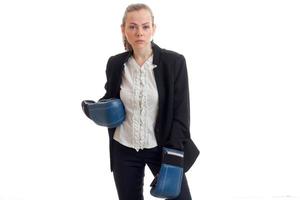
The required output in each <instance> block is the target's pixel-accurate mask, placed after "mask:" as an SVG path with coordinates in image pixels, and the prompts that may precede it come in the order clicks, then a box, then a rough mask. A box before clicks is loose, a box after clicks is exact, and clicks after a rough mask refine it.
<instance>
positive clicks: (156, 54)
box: [100, 43, 199, 171]
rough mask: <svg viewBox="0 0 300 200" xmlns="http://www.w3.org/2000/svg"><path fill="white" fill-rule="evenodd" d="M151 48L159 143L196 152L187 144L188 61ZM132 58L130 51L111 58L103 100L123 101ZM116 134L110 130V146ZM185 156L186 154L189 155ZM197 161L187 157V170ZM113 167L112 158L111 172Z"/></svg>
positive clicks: (188, 112)
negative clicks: (123, 84)
mask: <svg viewBox="0 0 300 200" xmlns="http://www.w3.org/2000/svg"><path fill="white" fill-rule="evenodd" d="M152 49H153V64H155V65H157V67H155V68H154V69H153V72H154V77H155V81H156V85H157V89H158V95H159V110H158V115H157V118H156V123H155V128H154V131H155V137H156V140H157V143H158V145H159V146H161V147H169V148H173V149H178V150H184V151H186V150H188V152H189V153H197V152H198V151H199V150H198V149H197V147H196V146H195V145H193V146H190V147H189V146H187V145H188V143H186V141H188V140H190V103H189V86H188V74H187V68H186V61H185V58H184V56H183V55H181V54H178V53H176V52H174V51H169V50H166V49H161V48H160V47H159V46H157V45H156V44H154V43H152ZM130 56H131V52H124V53H121V54H118V55H115V56H112V57H110V58H109V59H108V62H107V66H106V78H107V82H106V83H105V90H106V93H105V95H104V96H103V97H102V98H101V99H107V98H120V86H121V82H122V73H123V70H124V63H126V62H127V60H128V58H129V57H130ZM101 99H100V100H101ZM114 131H115V129H114V128H110V129H108V132H109V137H110V145H111V142H112V137H113V134H114ZM185 143H186V145H185ZM110 148H111V147H110ZM189 148H192V149H189ZM184 154H185V156H186V155H187V153H186V152H185V153H184ZM196 158H197V155H187V157H186V158H185V162H187V163H188V167H187V168H185V171H187V169H190V167H191V164H192V163H194V162H195V160H189V159H196ZM112 166H113V161H112V155H111V169H112V168H113V167H112Z"/></svg>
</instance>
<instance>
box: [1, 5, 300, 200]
mask: <svg viewBox="0 0 300 200" xmlns="http://www.w3.org/2000/svg"><path fill="white" fill-rule="evenodd" d="M142 2H144V3H147V4H148V5H149V6H150V7H151V8H152V9H153V12H154V15H155V23H156V24H157V32H156V35H155V37H154V41H155V42H156V43H157V44H158V45H159V46H161V47H163V48H167V49H171V50H174V51H177V52H179V53H181V54H183V55H184V56H185V57H186V60H187V65H188V73H189V83H190V96H191V135H192V138H193V139H194V141H195V143H196V144H197V145H198V146H199V148H200V151H201V154H200V157H199V159H198V160H197V162H196V164H195V165H194V167H193V168H192V169H191V170H190V171H189V172H188V173H187V177H188V180H189V185H190V189H191V192H192V196H193V199H196V200H198V199H207V200H212V199H300V189H299V188H300V170H299V169H300V162H299V157H300V155H299V154H300V145H299V143H300V140H299V133H300V106H299V102H300V78H299V77H300V69H299V68H300V39H299V35H300V12H299V10H300V2H299V1H296V0H295V1H292V0H252V1H246V0H209V1H171V0H170V1H142ZM130 3H136V2H135V1H116V0H114V1H105V2H104V1H76V0H75V1H70V0H59V1H58V0H52V1H46V0H44V1H37V0H36V1H34V0H28V1H20V0H10V1H8V0H2V1H0V88H1V90H0V94H1V98H0V105H1V110H0V124H1V125H0V200H68V199H70V200H71V199H72V200H79V199H80V200H81V199H89V200H94V199H95V200H96V199H111V200H117V194H116V189H115V185H114V182H113V176H112V173H111V172H110V170H109V151H108V135H107V130H106V129H105V128H103V127H99V126H96V125H95V124H94V123H92V121H89V120H88V119H87V118H86V117H85V116H84V114H83V112H82V111H81V107H80V103H81V101H82V100H84V99H92V100H98V99H99V98H100V97H101V96H102V95H103V94H104V84H105V80H106V79H105V66H106V62H107V60H108V58H109V56H111V55H115V54H117V53H120V52H122V51H123V46H122V40H121V32H120V23H121V18H122V16H123V12H124V10H125V8H126V6H127V5H128V4H130ZM151 181H152V175H151V174H150V172H149V170H148V169H147V171H146V177H145V186H144V195H145V199H149V200H150V199H155V198H153V197H151V196H150V195H149V190H150V187H149V184H150V182H151Z"/></svg>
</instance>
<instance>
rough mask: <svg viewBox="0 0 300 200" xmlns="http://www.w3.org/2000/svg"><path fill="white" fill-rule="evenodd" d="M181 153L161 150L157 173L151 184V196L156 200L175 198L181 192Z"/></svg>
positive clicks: (172, 150)
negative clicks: (160, 160) (157, 199)
mask: <svg viewBox="0 0 300 200" xmlns="http://www.w3.org/2000/svg"><path fill="white" fill-rule="evenodd" d="M183 156H184V155H183V152H182V151H178V150H175V149H170V148H165V147H164V148H163V156H162V164H161V168H160V170H159V173H158V174H157V176H156V177H155V179H154V180H153V182H152V183H151V186H152V188H151V191H150V193H151V195H152V196H155V197H158V198H176V197H177V196H178V195H179V194H180V191H181V184H182V177H183Z"/></svg>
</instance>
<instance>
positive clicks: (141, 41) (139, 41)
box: [135, 40, 145, 43]
mask: <svg viewBox="0 0 300 200" xmlns="http://www.w3.org/2000/svg"><path fill="white" fill-rule="evenodd" d="M135 42H136V43H144V42H145V41H144V40H136V41H135Z"/></svg>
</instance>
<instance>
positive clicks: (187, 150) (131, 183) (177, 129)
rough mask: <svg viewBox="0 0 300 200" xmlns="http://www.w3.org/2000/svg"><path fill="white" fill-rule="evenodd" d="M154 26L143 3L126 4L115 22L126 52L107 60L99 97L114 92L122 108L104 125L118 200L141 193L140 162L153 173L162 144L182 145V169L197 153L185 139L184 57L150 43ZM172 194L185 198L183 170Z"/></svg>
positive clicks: (187, 193)
mask: <svg viewBox="0 0 300 200" xmlns="http://www.w3.org/2000/svg"><path fill="white" fill-rule="evenodd" d="M155 28H156V26H155V24H154V17H153V14H152V11H151V9H150V8H149V7H148V6H147V5H145V4H132V5H129V6H128V7H127V9H126V11H125V14H124V17H123V22H122V25H121V30H122V34H123V39H124V46H125V49H126V52H124V53H121V54H118V55H115V56H112V57H110V58H109V60H108V63H107V68H106V76H107V82H106V84H105V89H106V94H105V95H104V96H103V97H102V98H101V99H108V98H120V99H121V100H122V102H123V104H124V107H125V111H126V119H125V121H124V122H123V123H122V124H121V125H120V126H118V127H117V128H109V129H108V131H109V136H110V156H111V170H112V171H113V175H114V180H115V183H116V188H117V191H118V196H119V199H120V200H142V199H143V177H144V169H145V165H147V166H148V167H149V168H150V170H151V172H152V173H153V175H157V174H158V172H159V171H160V168H161V164H162V148H163V147H167V148H171V149H176V150H179V151H184V171H187V170H188V169H189V168H190V167H191V165H192V164H193V162H194V161H195V159H196V157H197V156H198V153H199V152H198V149H197V148H196V146H195V145H194V143H193V142H192V141H191V139H190V132H189V117H190V116H189V115H190V113H189V88H188V77H187V69H186V63H185V58H184V57H183V56H182V55H180V54H178V53H176V52H173V51H169V50H165V49H161V48H160V47H159V46H157V45H156V44H155V43H153V41H152V37H153V36H154V33H155ZM101 99H100V100H101ZM175 199H176V200H189V199H191V194H190V191H189V187H188V184H187V180H186V177H185V176H183V179H182V185H181V191H180V194H179V196H178V197H176V198H175Z"/></svg>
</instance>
